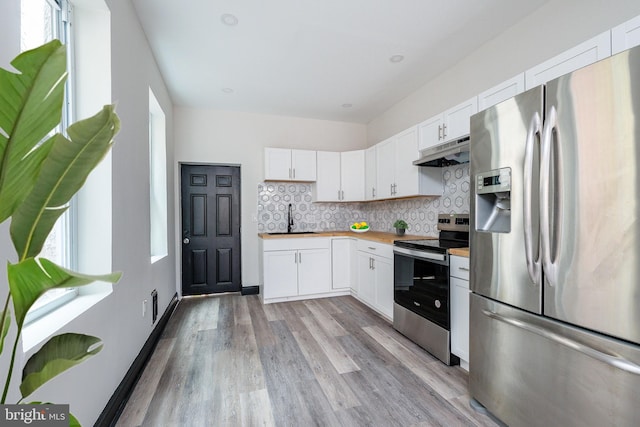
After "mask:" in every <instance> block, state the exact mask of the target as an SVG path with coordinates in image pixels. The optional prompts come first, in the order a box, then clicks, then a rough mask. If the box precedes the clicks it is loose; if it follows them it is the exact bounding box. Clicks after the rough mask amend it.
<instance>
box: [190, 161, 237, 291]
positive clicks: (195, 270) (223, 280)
mask: <svg viewBox="0 0 640 427" xmlns="http://www.w3.org/2000/svg"><path fill="white" fill-rule="evenodd" d="M181 175H182V180H181V183H182V184H181V186H182V190H181V192H182V294H183V295H203V294H211V293H217V292H233V291H240V288H241V277H240V273H241V268H240V167H239V166H213V165H182V170H181Z"/></svg>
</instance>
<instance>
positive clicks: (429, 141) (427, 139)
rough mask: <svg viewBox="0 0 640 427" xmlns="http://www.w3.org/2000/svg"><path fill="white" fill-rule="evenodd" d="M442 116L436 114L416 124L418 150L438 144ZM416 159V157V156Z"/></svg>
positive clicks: (440, 134)
mask: <svg viewBox="0 0 640 427" xmlns="http://www.w3.org/2000/svg"><path fill="white" fill-rule="evenodd" d="M443 123H444V116H443V115H442V114H438V115H437V116H435V117H431V118H430V119H427V120H425V121H424V122H422V123H420V124H419V125H418V149H419V151H422V150H425V149H427V148H430V147H433V146H434V145H438V144H440V143H442V142H444V140H443V139H442V124H443ZM416 159H417V157H416Z"/></svg>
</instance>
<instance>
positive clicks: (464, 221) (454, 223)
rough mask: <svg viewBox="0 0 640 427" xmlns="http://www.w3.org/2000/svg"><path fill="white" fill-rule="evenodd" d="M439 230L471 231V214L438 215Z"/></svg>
mask: <svg viewBox="0 0 640 427" xmlns="http://www.w3.org/2000/svg"><path fill="white" fill-rule="evenodd" d="M438 230H450V231H469V214H440V215H438Z"/></svg>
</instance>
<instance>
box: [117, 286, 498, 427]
mask: <svg viewBox="0 0 640 427" xmlns="http://www.w3.org/2000/svg"><path fill="white" fill-rule="evenodd" d="M468 401H469V397H468V394H467V373H466V372H465V371H464V370H463V369H461V368H460V367H448V366H446V365H444V364H443V363H441V362H440V361H438V360H437V359H435V358H433V357H432V356H431V355H429V353H427V352H425V351H424V350H422V349H421V348H420V347H418V346H416V345H415V344H414V343H412V342H411V341H409V340H408V339H406V338H405V337H404V336H402V335H401V334H399V333H397V332H396V331H395V330H394V329H393V328H392V326H391V325H390V324H389V323H388V322H386V321H385V320H384V319H382V318H380V317H379V316H377V315H376V314H375V313H374V312H373V311H372V310H370V309H369V308H367V307H366V306H364V305H363V304H361V303H360V302H358V301H357V300H356V299H354V298H352V297H337V298H327V299H318V300H310V301H299V302H286V303H279V304H269V305H262V304H261V303H260V300H259V299H258V297H257V296H255V295H252V296H240V295H223V296H214V297H198V298H186V299H183V300H182V301H181V302H180V303H179V304H178V308H177V309H176V312H175V313H174V315H173V317H172V318H171V319H170V321H169V323H168V325H167V328H166V329H165V331H164V334H163V336H162V338H161V340H160V342H159V343H158V346H157V348H156V350H155V352H154V354H153V356H152V357H151V360H150V362H149V364H148V365H147V367H146V369H145V371H144V373H143V375H142V377H141V379H140V381H139V382H138V384H137V386H136V388H135V390H134V392H133V395H132V396H131V398H130V400H129V402H128V403H127V406H126V408H125V410H124V412H123V413H122V416H121V417H120V419H119V421H118V424H117V425H118V426H126V427H133V426H190V427H191V426H258V425H265V426H296V427H297V426H313V425H317V426H474V425H475V426H495V425H496V424H494V423H493V422H492V421H491V420H490V419H489V418H487V417H486V416H483V415H480V414H478V413H476V412H474V411H473V410H472V409H471V408H470V407H469V403H468Z"/></svg>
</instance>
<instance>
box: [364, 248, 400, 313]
mask: <svg viewBox="0 0 640 427" xmlns="http://www.w3.org/2000/svg"><path fill="white" fill-rule="evenodd" d="M357 258H358V294H357V295H356V297H357V298H358V299H359V300H361V301H362V302H364V303H365V304H367V305H368V306H370V307H371V308H373V309H375V310H377V311H378V312H380V313H381V314H383V315H384V316H386V317H387V318H389V319H393V247H392V246H391V245H386V244H382V243H376V242H370V241H366V240H358V255H357Z"/></svg>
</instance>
